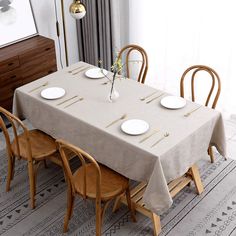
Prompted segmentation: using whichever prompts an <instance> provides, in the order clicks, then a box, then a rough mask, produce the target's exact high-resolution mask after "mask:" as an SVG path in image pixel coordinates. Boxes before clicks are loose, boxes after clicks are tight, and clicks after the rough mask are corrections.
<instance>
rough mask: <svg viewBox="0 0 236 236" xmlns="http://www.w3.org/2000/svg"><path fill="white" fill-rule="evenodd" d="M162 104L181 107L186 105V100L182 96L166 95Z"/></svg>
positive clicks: (168, 106)
mask: <svg viewBox="0 0 236 236" xmlns="http://www.w3.org/2000/svg"><path fill="white" fill-rule="evenodd" d="M161 105H162V106H163V107H166V108H169V109H180V108H182V107H184V106H185V105H186V100H185V99H184V98H182V97H176V96H166V97H164V98H162V99H161Z"/></svg>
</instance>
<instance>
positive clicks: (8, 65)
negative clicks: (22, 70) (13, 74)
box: [0, 56, 20, 73]
mask: <svg viewBox="0 0 236 236" xmlns="http://www.w3.org/2000/svg"><path fill="white" fill-rule="evenodd" d="M19 66H20V62H19V58H18V56H16V57H12V58H11V59H9V60H5V61H1V62H0V73H5V72H8V71H10V70H13V69H15V68H17V67H19Z"/></svg>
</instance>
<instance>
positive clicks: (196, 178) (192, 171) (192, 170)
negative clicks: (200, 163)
mask: <svg viewBox="0 0 236 236" xmlns="http://www.w3.org/2000/svg"><path fill="white" fill-rule="evenodd" d="M189 171H190V174H191V175H192V179H193V181H194V184H195V186H196V189H197V193H198V194H201V193H202V192H203V191H204V187H203V184H202V180H201V177H200V174H199V170H198V167H197V165H196V164H194V165H193V166H192V167H191V168H190V169H189Z"/></svg>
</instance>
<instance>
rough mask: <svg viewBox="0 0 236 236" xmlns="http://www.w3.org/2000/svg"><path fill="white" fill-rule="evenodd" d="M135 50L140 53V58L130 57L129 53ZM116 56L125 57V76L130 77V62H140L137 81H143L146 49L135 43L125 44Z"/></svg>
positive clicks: (145, 71) (146, 58) (146, 62)
mask: <svg viewBox="0 0 236 236" xmlns="http://www.w3.org/2000/svg"><path fill="white" fill-rule="evenodd" d="M135 52H136V53H138V54H139V55H141V60H131V59H130V57H131V54H132V53H135ZM117 58H118V59H122V58H125V69H126V77H127V78H129V77H130V63H134V62H141V67H140V68H139V72H138V78H137V81H138V82H140V83H143V84H144V83H145V79H146V75H147V71H148V56H147V53H146V51H145V50H144V49H143V48H142V47H140V46H138V45H135V44H130V45H127V46H125V47H123V48H122V49H121V50H120V52H119V54H118V57H117Z"/></svg>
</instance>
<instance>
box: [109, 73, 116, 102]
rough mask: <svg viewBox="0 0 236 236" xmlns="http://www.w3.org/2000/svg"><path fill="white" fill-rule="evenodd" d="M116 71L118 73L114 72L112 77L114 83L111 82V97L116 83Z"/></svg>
mask: <svg viewBox="0 0 236 236" xmlns="http://www.w3.org/2000/svg"><path fill="white" fill-rule="evenodd" d="M116 73H117V72H114V74H113V79H112V84H111V92H110V99H111V96H112V92H113V89H114V83H115V78H116ZM111 100H112V99H111Z"/></svg>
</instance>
